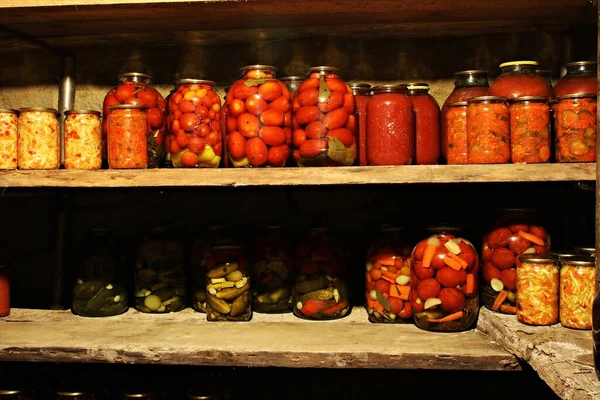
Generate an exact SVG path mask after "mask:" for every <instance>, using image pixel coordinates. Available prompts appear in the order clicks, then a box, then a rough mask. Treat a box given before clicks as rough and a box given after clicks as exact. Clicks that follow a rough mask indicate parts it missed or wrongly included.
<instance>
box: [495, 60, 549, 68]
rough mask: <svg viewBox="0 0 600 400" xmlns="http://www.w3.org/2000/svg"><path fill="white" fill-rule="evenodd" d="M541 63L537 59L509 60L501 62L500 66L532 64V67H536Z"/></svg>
mask: <svg viewBox="0 0 600 400" xmlns="http://www.w3.org/2000/svg"><path fill="white" fill-rule="evenodd" d="M538 65H540V64H539V63H538V62H537V61H528V60H525V61H508V62H504V63H502V64H500V68H505V67H517V66H531V67H535V66H538Z"/></svg>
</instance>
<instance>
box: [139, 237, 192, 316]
mask: <svg viewBox="0 0 600 400" xmlns="http://www.w3.org/2000/svg"><path fill="white" fill-rule="evenodd" d="M134 285H135V308H136V309H137V310H138V311H141V312H144V313H169V312H176V311H181V310H183V309H184V308H185V302H186V279H185V271H184V253H183V246H182V245H181V243H179V242H178V241H177V240H175V239H173V238H172V234H171V232H169V231H168V230H167V229H166V228H163V227H154V228H152V231H151V233H150V234H149V235H148V236H147V237H146V238H145V239H144V241H143V243H142V244H141V245H140V246H139V247H138V249H137V254H136V262H135V270H134Z"/></svg>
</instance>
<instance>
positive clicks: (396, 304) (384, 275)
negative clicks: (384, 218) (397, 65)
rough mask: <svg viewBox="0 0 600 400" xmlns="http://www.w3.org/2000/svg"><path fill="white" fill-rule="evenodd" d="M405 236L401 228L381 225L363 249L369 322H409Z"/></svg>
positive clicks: (408, 276) (408, 260)
mask: <svg viewBox="0 0 600 400" xmlns="http://www.w3.org/2000/svg"><path fill="white" fill-rule="evenodd" d="M408 243H409V239H408V237H407V235H406V233H405V232H403V230H402V229H401V228H397V227H393V226H383V227H381V228H380V232H379V236H378V238H377V239H375V240H374V241H373V243H372V244H371V246H370V247H369V250H368V252H367V259H366V263H365V272H366V275H365V276H366V293H365V298H366V308H367V313H368V314H369V321H371V322H396V323H398V322H399V323H412V322H413V319H412V311H411V307H410V264H411V259H410V252H411V248H410V246H409V245H408Z"/></svg>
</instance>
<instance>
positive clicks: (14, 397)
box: [0, 390, 27, 400]
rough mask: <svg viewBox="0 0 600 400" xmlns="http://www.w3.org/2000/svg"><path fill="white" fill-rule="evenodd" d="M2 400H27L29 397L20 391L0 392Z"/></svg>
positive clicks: (0, 399)
mask: <svg viewBox="0 0 600 400" xmlns="http://www.w3.org/2000/svg"><path fill="white" fill-rule="evenodd" d="M0 400H27V395H26V394H25V393H24V392H22V391H20V390H0Z"/></svg>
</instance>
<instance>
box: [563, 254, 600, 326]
mask: <svg viewBox="0 0 600 400" xmlns="http://www.w3.org/2000/svg"><path fill="white" fill-rule="evenodd" d="M560 266H561V268H560V323H561V324H562V326H566V327H567V328H574V329H592V304H593V302H594V295H595V293H596V268H595V265H594V259H593V258H591V257H585V256H579V257H570V258H565V259H561V260H560Z"/></svg>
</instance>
